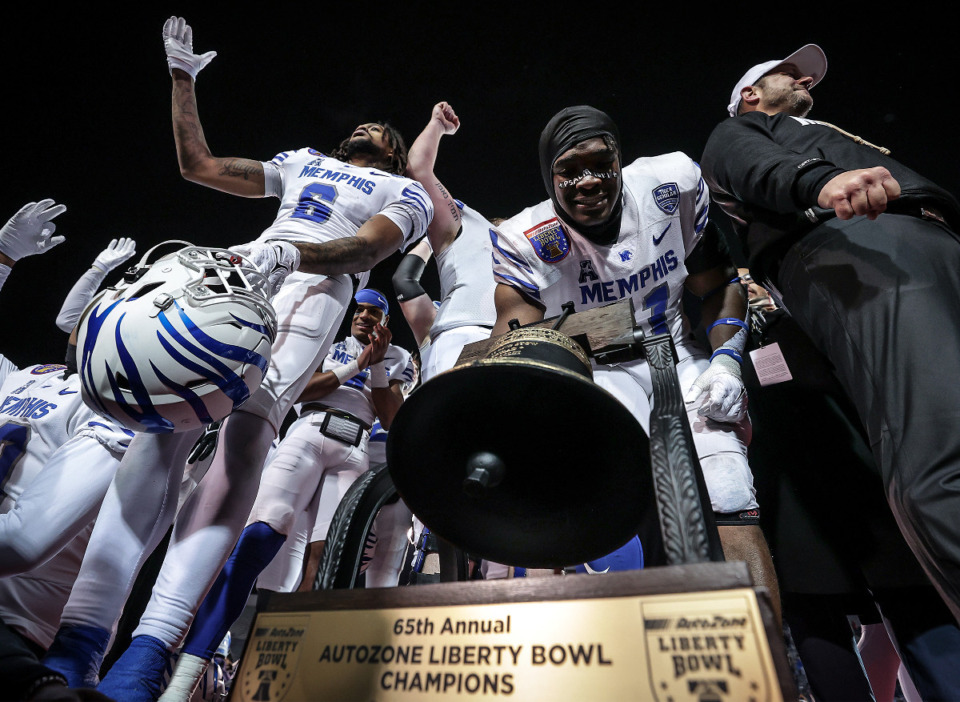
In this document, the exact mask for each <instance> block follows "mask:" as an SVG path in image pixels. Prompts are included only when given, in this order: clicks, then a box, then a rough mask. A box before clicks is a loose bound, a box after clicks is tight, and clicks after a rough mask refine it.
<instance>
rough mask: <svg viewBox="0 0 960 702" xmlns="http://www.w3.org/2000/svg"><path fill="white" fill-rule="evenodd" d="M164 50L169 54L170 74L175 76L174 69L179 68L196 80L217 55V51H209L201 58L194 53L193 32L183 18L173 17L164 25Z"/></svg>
mask: <svg viewBox="0 0 960 702" xmlns="http://www.w3.org/2000/svg"><path fill="white" fill-rule="evenodd" d="M163 48H164V49H165V50H166V52H167V65H168V66H169V67H170V74H171V75H173V69H174V68H179V69H180V70H181V71H184V72H186V73H188V74H189V75H190V77H191V78H193V79H194V80H196V79H197V74H198V73H199V72H200V71H201V70H203V67H204V66H206V65H207V64H208V63H210V62H211V61H213V57H214V56H216V55H217V52H216V51H208V52H207V53H205V54H201V55H199V56H198V55H197V54H195V53H193V30H192V29H191V28H190V25H189V24H187V21H186V20H185V19H183V17H171V18H170V19H168V20H167V21H166V22H164V23H163Z"/></svg>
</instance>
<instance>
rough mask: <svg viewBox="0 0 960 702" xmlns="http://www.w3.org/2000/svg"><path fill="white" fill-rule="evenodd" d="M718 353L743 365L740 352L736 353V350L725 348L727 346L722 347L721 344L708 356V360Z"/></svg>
mask: <svg viewBox="0 0 960 702" xmlns="http://www.w3.org/2000/svg"><path fill="white" fill-rule="evenodd" d="M718 354H721V355H723V356H729V357H730V358H732V359H733V360H734V361H736V362H737V363H739V364H740V365H741V366H742V365H743V356H741V355H740V354H738V353H737V352H736V351H734V350H733V349H727V348H723V347H722V346H721V347H720V348H719V349H717V350H716V351H714V352H713V354H712V355H711V356H710V360H711V361H712V360H713V359H715V358H716V357H717V355H718Z"/></svg>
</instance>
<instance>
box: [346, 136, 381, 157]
mask: <svg viewBox="0 0 960 702" xmlns="http://www.w3.org/2000/svg"><path fill="white" fill-rule="evenodd" d="M338 151H339V153H340V154H341V156H342V158H341V160H344V161H349V160H350V159H351V158H353V157H354V156H357V155H363V156H374V157H376V158H378V159H379V160H380V161H381V162H382V161H384V157H383V149H382V148H381V147H379V146H377V145H376V144H374V143H373V142H372V141H371V140H370V139H368V138H366V137H359V138H357V139H352V138H350V139H344V140H343V141H342V142H341V143H340V148H339V149H338Z"/></svg>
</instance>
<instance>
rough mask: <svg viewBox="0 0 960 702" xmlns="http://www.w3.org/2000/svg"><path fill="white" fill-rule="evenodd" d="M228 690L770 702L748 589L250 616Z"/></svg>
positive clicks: (767, 661)
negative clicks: (237, 669) (236, 673)
mask: <svg viewBox="0 0 960 702" xmlns="http://www.w3.org/2000/svg"><path fill="white" fill-rule="evenodd" d="M575 577H577V578H578V579H579V578H587V577H589V576H575ZM601 579H602V578H601ZM430 587H439V586H430ZM424 589H426V588H424ZM233 694H234V697H233V699H239V700H251V701H253V700H260V701H266V700H269V701H271V702H273V701H277V702H279V701H281V700H283V701H285V702H292V701H299V700H311V701H313V700H336V701H338V702H340V701H348V700H356V701H358V702H369V700H384V701H390V700H430V699H447V698H450V699H460V698H462V699H477V698H481V697H482V698H505V699H518V700H591V701H594V700H617V701H620V700H647V699H649V700H657V701H658V702H705V701H707V700H709V701H710V702H722V701H730V702H748V701H749V702H754V701H755V702H782V700H783V697H782V695H781V691H780V686H779V684H778V681H777V673H776V670H775V667H774V665H773V662H772V658H771V652H770V648H769V646H768V644H767V639H766V635H765V633H764V627H763V623H762V620H761V617H760V610H759V608H758V605H757V598H756V593H755V592H754V590H753V589H751V588H738V589H731V590H721V591H713V592H695V593H673V594H659V595H632V596H625V597H600V598H596V599H591V598H584V599H576V600H554V601H543V602H536V601H534V602H530V601H527V602H512V603H496V604H468V605H446V606H426V607H402V608H384V609H377V608H367V609H363V608H361V609H336V610H321V611H311V612H297V613H290V612H269V611H268V612H261V613H260V614H259V615H258V616H257V619H256V622H255V623H254V626H253V630H252V631H251V637H250V639H249V640H248V642H247V647H246V651H245V654H244V657H243V661H242V664H241V667H240V673H239V676H238V678H237V680H236V681H235V682H234V693H233Z"/></svg>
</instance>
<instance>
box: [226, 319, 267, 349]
mask: <svg viewBox="0 0 960 702" xmlns="http://www.w3.org/2000/svg"><path fill="white" fill-rule="evenodd" d="M230 316H231V317H233V318H234V319H235V320H236V322H237V323H238V324H242V325H243V326H245V327H248V328H250V329H253V330H254V331H257V332H260V333H261V334H263V335H264V336H265V337H267V338H268V339H270V340H271V342H272V341H273V336H272V335H271V334H270V330H269V329H267V327H266V326H264V325H263V324H254V323H253V322H248V321H247V320H245V319H243V317H238V316H237V315H235V314H233V313H232V312H231V313H230Z"/></svg>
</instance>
